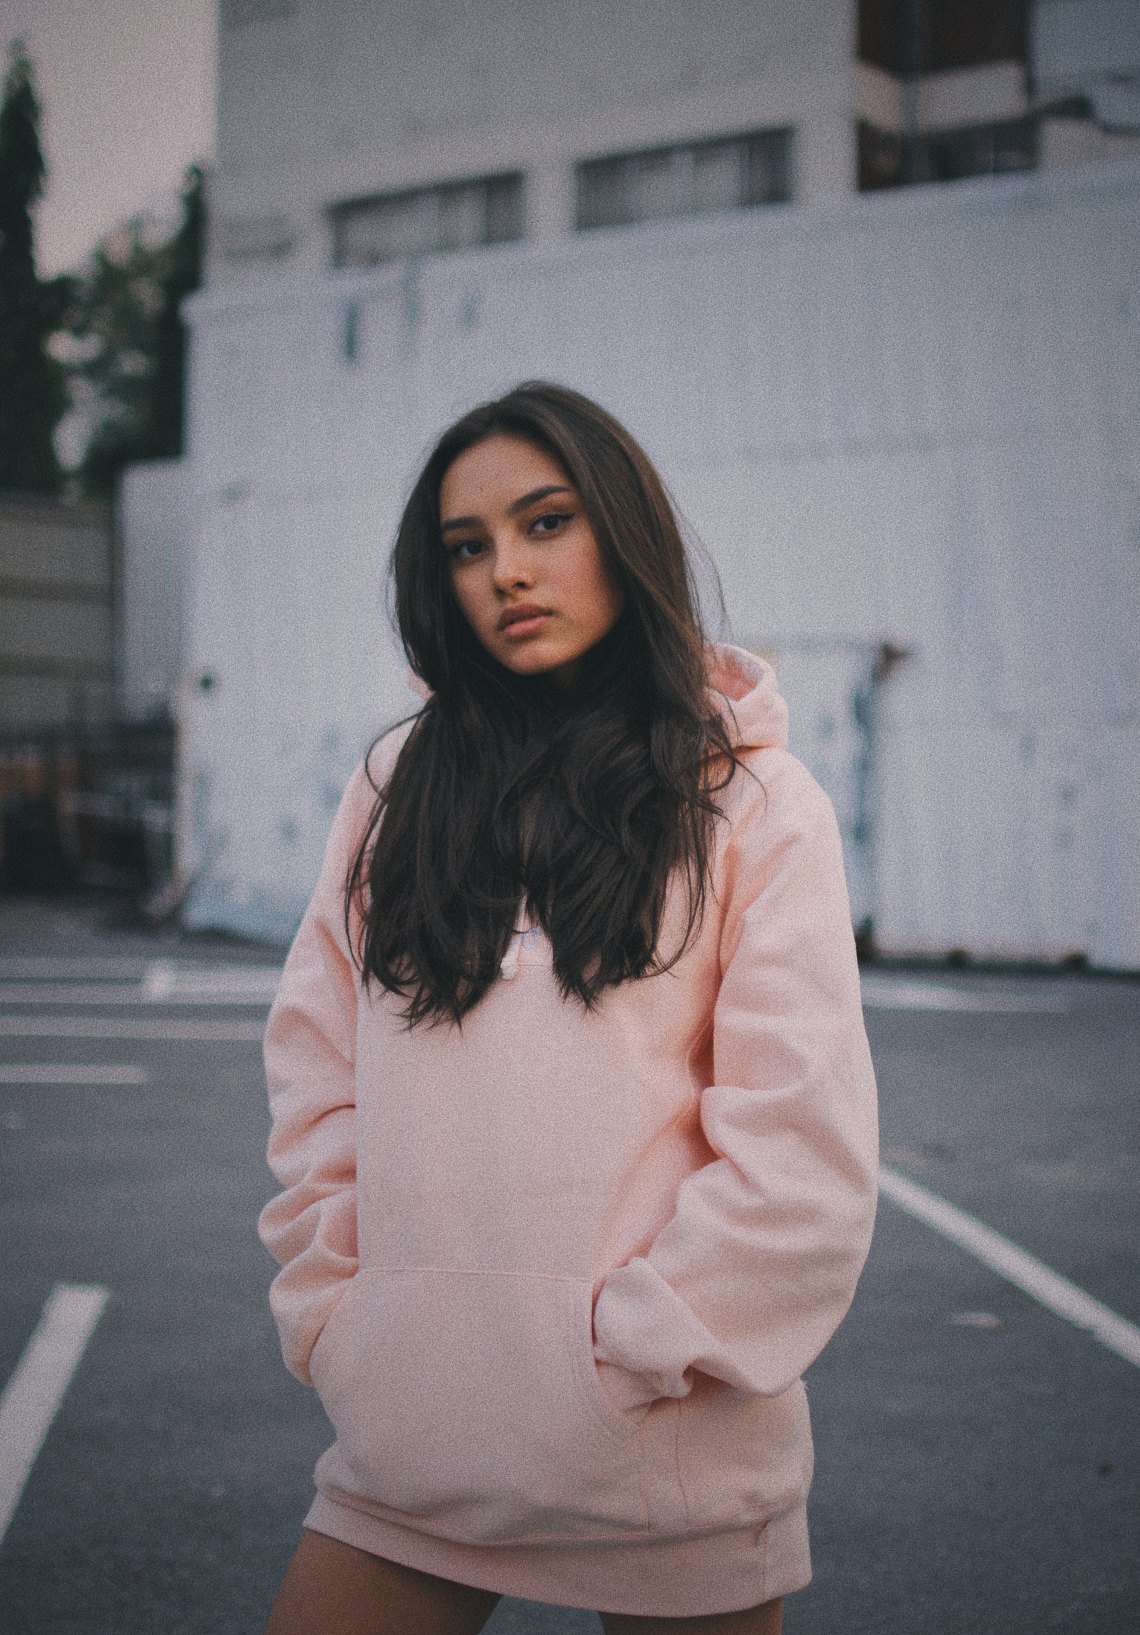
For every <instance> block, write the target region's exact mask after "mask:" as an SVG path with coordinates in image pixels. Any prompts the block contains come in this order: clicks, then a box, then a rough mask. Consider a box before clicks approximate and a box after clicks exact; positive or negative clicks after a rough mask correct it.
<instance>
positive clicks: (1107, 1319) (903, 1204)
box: [879, 1164, 1140, 1368]
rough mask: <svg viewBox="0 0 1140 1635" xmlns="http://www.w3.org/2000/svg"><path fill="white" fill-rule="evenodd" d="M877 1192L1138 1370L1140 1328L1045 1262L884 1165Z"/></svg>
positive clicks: (1139, 1365) (880, 1173)
mask: <svg viewBox="0 0 1140 1635" xmlns="http://www.w3.org/2000/svg"><path fill="white" fill-rule="evenodd" d="M879 1190H880V1191H881V1192H882V1194H883V1196H884V1197H885V1198H889V1199H890V1201H891V1203H893V1204H894V1205H895V1206H896V1208H898V1209H903V1210H905V1211H906V1213H907V1214H908V1215H913V1216H914V1217H915V1219H916V1220H920V1221H922V1222H923V1224H924V1225H925V1226H929V1227H930V1228H931V1229H932V1230H933V1231H935V1232H939V1233H941V1235H942V1236H943V1237H944V1238H948V1239H949V1240H950V1242H951V1243H955V1244H957V1246H958V1247H959V1249H964V1250H965V1251H966V1253H967V1254H968V1255H973V1257H974V1259H975V1260H979V1261H981V1263H982V1265H983V1266H988V1267H989V1269H990V1270H991V1271H992V1272H996V1273H997V1274H998V1276H999V1277H1004V1278H1005V1280H1006V1282H1007V1283H1012V1284H1013V1285H1014V1287H1015V1288H1018V1289H1020V1290H1021V1291H1022V1293H1023V1294H1027V1295H1029V1297H1030V1299H1032V1300H1036V1301H1037V1303H1038V1305H1041V1306H1044V1307H1045V1308H1046V1310H1047V1311H1051V1312H1052V1313H1053V1314H1054V1316H1056V1317H1063V1318H1064V1319H1065V1321H1066V1322H1069V1323H1074V1324H1075V1325H1076V1326H1077V1328H1083V1329H1085V1330H1086V1331H1087V1332H1088V1333H1089V1334H1091V1335H1092V1336H1093V1338H1094V1339H1097V1340H1099V1341H1100V1343H1101V1345H1103V1346H1107V1348H1108V1350H1109V1351H1114V1352H1115V1353H1116V1355H1117V1356H1118V1357H1123V1358H1124V1360H1125V1362H1130V1363H1133V1364H1134V1365H1135V1366H1136V1367H1137V1368H1140V1328H1137V1327H1136V1325H1135V1324H1134V1323H1130V1322H1128V1320H1127V1318H1124V1317H1121V1316H1119V1315H1118V1313H1117V1312H1115V1311H1113V1310H1112V1309H1111V1307H1109V1306H1104V1305H1102V1304H1101V1302H1100V1301H1099V1300H1094V1299H1093V1297H1092V1295H1091V1294H1086V1293H1085V1291H1084V1290H1083V1289H1081V1288H1078V1287H1077V1285H1076V1284H1075V1283H1070V1282H1069V1280H1068V1278H1067V1277H1062V1276H1061V1275H1060V1273H1059V1272H1055V1271H1053V1270H1052V1268H1051V1267H1049V1266H1046V1265H1045V1263H1044V1261H1040V1260H1037V1259H1036V1258H1035V1257H1034V1256H1033V1255H1030V1254H1027V1253H1026V1252H1025V1250H1024V1249H1021V1248H1019V1247H1018V1245H1017V1244H1016V1243H1013V1242H1011V1240H1010V1239H1009V1238H1005V1237H1003V1236H1002V1235H1001V1233H1000V1232H995V1231H994V1230H993V1228H992V1227H989V1226H984V1225H983V1224H982V1222H981V1221H979V1220H975V1219H974V1217H973V1215H967V1213H966V1211H965V1210H964V1209H959V1208H958V1207H957V1206H956V1205H955V1204H951V1203H947V1201H946V1199H945V1198H940V1197H939V1196H938V1194H937V1193H936V1192H929V1191H928V1190H927V1189H926V1187H923V1186H919V1184H918V1182H917V1181H912V1180H911V1179H910V1178H909V1177H908V1176H906V1175H901V1174H900V1173H899V1171H898V1170H895V1169H890V1168H889V1167H888V1166H887V1165H885V1164H884V1165H883V1166H882V1167H881V1168H880V1170H879Z"/></svg>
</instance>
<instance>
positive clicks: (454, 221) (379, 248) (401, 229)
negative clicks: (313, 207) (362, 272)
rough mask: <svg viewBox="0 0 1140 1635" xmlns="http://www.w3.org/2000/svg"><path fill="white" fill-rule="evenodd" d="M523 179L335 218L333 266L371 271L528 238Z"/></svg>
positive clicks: (439, 191)
mask: <svg viewBox="0 0 1140 1635" xmlns="http://www.w3.org/2000/svg"><path fill="white" fill-rule="evenodd" d="M522 189H523V179H522V176H521V175H518V174H517V173H516V174H512V175H506V176H487V177H482V178H480V179H479V180H478V181H473V182H445V183H443V184H441V185H440V186H439V187H423V188H416V189H414V190H412V191H410V192H404V193H388V194H381V195H379V196H378V197H376V198H373V199H357V200H354V201H353V202H352V203H351V204H342V205H337V206H336V207H335V209H334V210H333V212H332V222H333V263H334V265H335V266H337V267H370V266H375V265H376V263H378V262H381V261H393V260H396V259H397V258H398V257H400V256H408V255H428V254H431V253H432V252H433V251H437V250H461V249H467V248H469V247H470V246H471V245H474V244H500V243H503V242H504V241H506V240H509V239H518V238H521V237H522V236H523V209H522Z"/></svg>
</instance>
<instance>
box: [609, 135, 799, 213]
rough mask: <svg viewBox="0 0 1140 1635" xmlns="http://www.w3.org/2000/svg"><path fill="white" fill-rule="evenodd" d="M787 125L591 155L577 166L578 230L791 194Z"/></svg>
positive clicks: (726, 207)
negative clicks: (600, 156)
mask: <svg viewBox="0 0 1140 1635" xmlns="http://www.w3.org/2000/svg"><path fill="white" fill-rule="evenodd" d="M791 148H792V133H791V131H790V130H777V131H753V132H749V133H746V134H744V135H742V136H727V137H714V138H713V139H712V140H710V141H707V142H690V143H681V144H678V145H677V146H675V147H670V148H651V149H648V150H646V151H644V152H641V153H619V154H615V155H614V156H613V157H612V158H606V159H590V160H587V161H586V162H585V163H583V164H580V165H579V166H578V167H577V172H576V180H577V209H576V223H577V226H578V228H579V229H580V230H588V229H589V228H592V227H616V226H619V225H620V224H622V223H628V222H638V221H661V220H664V219H666V218H669V217H675V216H690V215H707V214H709V213H711V212H713V211H718V210H735V209H741V208H743V207H745V206H749V205H754V204H772V203H775V202H777V201H779V200H783V199H788V198H790V197H791Z"/></svg>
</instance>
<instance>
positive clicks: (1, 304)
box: [0, 40, 71, 494]
mask: <svg viewBox="0 0 1140 1635" xmlns="http://www.w3.org/2000/svg"><path fill="white" fill-rule="evenodd" d="M39 126H40V108H39V102H38V100H37V98H36V91H35V82H34V77H33V72H32V64H31V62H30V60H29V59H28V57H27V55H26V53H25V51H24V47H23V44H22V42H21V41H19V40H17V41H16V42H15V43H14V44H13V46H12V47H11V49H10V51H9V59H8V70H7V74H6V77H5V80H4V92H3V100H2V101H0V490H6V491H8V492H12V491H17V492H23V493H28V494H55V493H58V491H59V488H60V485H61V482H62V472H61V470H60V466H59V461H58V459H57V457H56V452H55V444H54V442H53V434H54V432H55V428H56V426H57V424H58V423H59V420H60V418H61V416H62V415H63V413H64V411H65V410H66V408H67V401H68V399H67V383H66V376H65V372H64V369H63V366H62V365H61V364H60V363H59V362H57V360H56V359H55V358H53V357H52V355H51V353H50V351H49V350H48V341H49V338H50V336H51V335H52V334H53V333H54V332H55V331H56V330H57V329H58V328H59V326H60V323H61V321H62V318H63V314H64V310H65V308H66V305H67V302H68V298H69V295H70V292H71V286H70V281H69V280H68V279H66V278H55V279H50V280H48V281H41V280H40V279H39V278H38V277H37V274H36V261H35V239H34V225H33V219H32V211H33V208H34V206H35V204H36V202H37V200H39V199H40V198H41V197H42V196H43V191H44V181H45V179H46V175H47V168H46V166H45V164H44V157H43V152H42V150H41V148H40V134H39Z"/></svg>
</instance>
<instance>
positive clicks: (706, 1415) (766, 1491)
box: [677, 1374, 813, 1533]
mask: <svg viewBox="0 0 1140 1635" xmlns="http://www.w3.org/2000/svg"><path fill="white" fill-rule="evenodd" d="M677 1463H678V1469H679V1473H680V1477H681V1483H682V1486H683V1488H684V1492H685V1497H686V1501H687V1508H688V1518H689V1527H690V1530H691V1531H692V1532H693V1533H705V1532H716V1531H719V1530H720V1529H721V1528H725V1527H740V1526H743V1525H752V1526H755V1525H756V1524H757V1523H759V1522H764V1521H767V1520H768V1519H769V1518H770V1517H771V1516H774V1515H778V1514H779V1513H780V1512H781V1511H783V1510H786V1509H788V1507H789V1506H790V1505H792V1504H795V1503H797V1502H798V1501H800V1500H801V1499H803V1498H804V1497H805V1496H806V1495H807V1491H808V1489H809V1487H810V1486H811V1478H812V1466H813V1452H812V1438H811V1421H810V1417H809V1414H808V1405H807V1394H806V1392H805V1391H804V1387H803V1382H802V1381H800V1380H797V1381H796V1382H795V1384H794V1385H792V1386H790V1387H789V1388H788V1390H786V1391H782V1392H781V1393H780V1394H779V1396H774V1397H762V1396H756V1395H754V1394H752V1393H751V1392H745V1391H737V1390H734V1389H733V1388H732V1387H731V1386H728V1385H725V1384H724V1383H723V1381H721V1380H714V1379H710V1378H709V1376H708V1375H707V1374H697V1375H696V1376H695V1381H694V1385H693V1389H692V1391H691V1392H690V1394H689V1395H688V1396H687V1397H685V1398H683V1399H682V1401H681V1404H680V1415H679V1419H678V1427H677Z"/></svg>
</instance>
